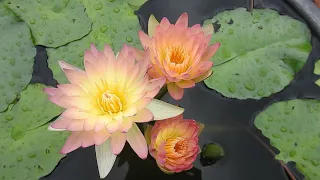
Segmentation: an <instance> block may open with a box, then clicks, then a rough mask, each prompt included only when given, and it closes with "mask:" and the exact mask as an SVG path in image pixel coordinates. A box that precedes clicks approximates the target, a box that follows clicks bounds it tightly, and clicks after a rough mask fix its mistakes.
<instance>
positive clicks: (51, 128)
mask: <svg viewBox="0 0 320 180" xmlns="http://www.w3.org/2000/svg"><path fill="white" fill-rule="evenodd" d="M48 130H49V131H65V130H66V129H56V128H53V127H52V126H51V125H50V126H49V127H48Z"/></svg>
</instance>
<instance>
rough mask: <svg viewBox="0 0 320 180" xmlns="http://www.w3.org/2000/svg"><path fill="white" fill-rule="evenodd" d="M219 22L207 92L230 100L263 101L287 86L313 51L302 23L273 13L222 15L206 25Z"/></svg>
mask: <svg viewBox="0 0 320 180" xmlns="http://www.w3.org/2000/svg"><path fill="white" fill-rule="evenodd" d="M216 21H217V23H218V24H220V25H221V26H220V28H219V29H218V32H216V33H215V34H214V35H213V38H212V40H211V43H215V42H221V46H220V48H219V50H218V51H217V53H216V54H215V55H214V57H213V58H212V61H213V62H214V64H215V66H214V67H213V71H214V72H213V75H212V76H211V77H209V78H208V79H206V80H205V83H206V85H207V86H208V87H209V88H212V89H215V90H216V91H218V92H220V93H221V94H223V95H224V96H226V97H231V98H237V99H247V98H252V99H260V98H262V97H267V96H270V95H271V94H273V93H276V92H279V91H281V90H282V89H283V88H284V87H286V86H287V85H289V83H290V81H291V80H292V79H293V78H294V75H295V73H296V72H298V71H299V70H300V69H301V68H302V67H303V66H304V64H305V62H306V61H307V58H308V55H309V53H310V51H311V48H312V47H311V44H310V38H311V35H310V31H309V29H308V28H307V26H306V25H304V24H303V23H301V22H299V21H297V20H295V19H292V18H290V17H288V16H280V15H279V14H278V12H276V11H274V10H270V9H254V10H253V11H252V14H251V13H250V12H248V11H246V9H244V8H238V9H235V10H230V11H224V12H222V13H220V14H218V15H217V16H216V17H214V18H213V19H212V20H206V22H205V23H204V24H208V23H215V22H216Z"/></svg>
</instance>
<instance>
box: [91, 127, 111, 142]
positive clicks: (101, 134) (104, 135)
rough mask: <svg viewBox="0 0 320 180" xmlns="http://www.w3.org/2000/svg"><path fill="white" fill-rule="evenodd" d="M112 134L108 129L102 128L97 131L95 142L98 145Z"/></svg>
mask: <svg viewBox="0 0 320 180" xmlns="http://www.w3.org/2000/svg"><path fill="white" fill-rule="evenodd" d="M110 136H111V134H110V133H109V132H108V131H107V130H106V129H102V130H101V131H99V132H96V133H95V135H94V142H95V144H96V145H101V144H102V143H104V142H105V141H106V140H107V139H108V138H109V137H110Z"/></svg>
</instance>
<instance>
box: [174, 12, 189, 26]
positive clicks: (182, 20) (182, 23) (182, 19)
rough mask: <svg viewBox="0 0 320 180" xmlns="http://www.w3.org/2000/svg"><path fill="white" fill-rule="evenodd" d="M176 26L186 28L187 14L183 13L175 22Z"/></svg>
mask: <svg viewBox="0 0 320 180" xmlns="http://www.w3.org/2000/svg"><path fill="white" fill-rule="evenodd" d="M176 25H180V26H183V27H188V14H187V13H183V14H182V15H181V16H180V17H179V18H178V20H177V22H176Z"/></svg>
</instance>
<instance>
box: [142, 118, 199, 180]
mask: <svg viewBox="0 0 320 180" xmlns="http://www.w3.org/2000/svg"><path fill="white" fill-rule="evenodd" d="M203 128H204V125H203V124H201V123H197V122H196V121H195V120H193V119H183V115H182V114H181V115H179V116H176V117H173V118H169V119H166V120H163V121H157V122H156V123H155V125H154V126H151V125H148V128H147V129H146V130H145V136H146V139H147V142H148V144H149V152H150V154H151V156H152V157H154V158H155V160H156V162H157V165H158V166H159V168H160V169H161V170H162V171H163V172H165V173H167V174H172V173H178V172H181V171H186V170H189V169H191V168H192V167H193V165H192V163H193V162H194V161H195V160H196V157H197V155H198V154H199V152H200V147H199V145H198V141H199V138H198V136H199V135H200V133H201V131H202V129H203Z"/></svg>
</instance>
